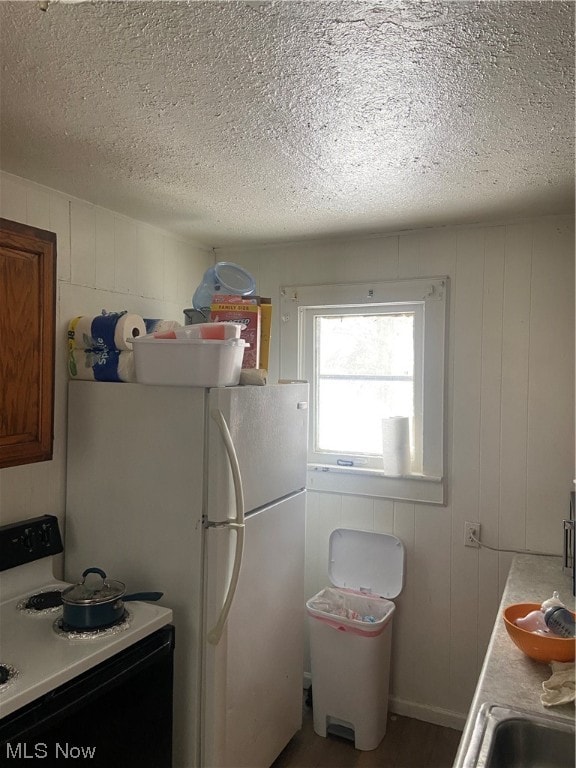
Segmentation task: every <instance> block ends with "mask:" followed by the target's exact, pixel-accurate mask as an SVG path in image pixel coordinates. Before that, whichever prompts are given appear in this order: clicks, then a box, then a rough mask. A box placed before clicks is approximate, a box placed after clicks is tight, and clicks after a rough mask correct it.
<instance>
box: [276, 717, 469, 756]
mask: <svg viewBox="0 0 576 768" xmlns="http://www.w3.org/2000/svg"><path fill="white" fill-rule="evenodd" d="M303 720H304V722H303V726H302V730H301V731H300V732H299V733H297V734H296V735H295V736H294V738H293V739H292V740H291V741H290V743H289V744H288V746H287V747H286V748H285V749H284V751H283V752H282V753H281V754H280V756H279V757H278V758H277V759H276V761H275V762H274V763H273V764H272V766H271V768H451V766H452V763H453V762H454V758H455V756H456V752H457V750H458V744H459V742H460V736H461V735H462V734H461V732H460V731H455V730H453V729H452V728H442V727H441V726H439V725H432V724H431V723H424V722H422V721H420V720H413V719H411V718H409V717H401V716H400V715H394V714H391V715H388V726H387V729H386V736H385V737H384V739H383V740H382V742H381V744H380V746H379V747H378V749H375V750H372V751H370V752H361V751H360V750H357V749H354V746H353V743H352V742H351V741H349V740H348V739H342V738H339V737H338V736H333V735H330V736H328V737H327V738H325V739H324V738H322V737H321V736H318V735H317V734H316V733H314V727H313V724H312V710H311V709H310V707H309V706H308V705H307V704H304V711H303Z"/></svg>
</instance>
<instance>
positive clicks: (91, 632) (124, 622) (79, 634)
mask: <svg viewBox="0 0 576 768" xmlns="http://www.w3.org/2000/svg"><path fill="white" fill-rule="evenodd" d="M131 618H132V617H131V615H130V612H129V611H128V610H126V609H124V615H123V616H121V617H120V618H119V619H117V620H116V621H114V622H112V624H107V625H105V626H102V627H98V628H97V629H78V628H76V627H73V626H70V625H69V624H66V623H65V622H64V620H63V619H62V618H60V619H56V621H55V622H54V624H53V625H52V626H53V629H54V632H56V634H57V635H58V636H59V637H64V638H66V639H68V640H92V639H99V638H101V637H108V636H109V635H115V634H117V633H118V632H124V631H125V630H126V629H129V627H130V625H131V623H132V621H131Z"/></svg>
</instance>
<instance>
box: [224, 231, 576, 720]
mask: <svg viewBox="0 0 576 768" xmlns="http://www.w3.org/2000/svg"><path fill="white" fill-rule="evenodd" d="M218 259H228V260H230V261H235V262H238V263H240V264H242V265H243V266H245V267H246V268H247V269H248V270H250V271H251V272H252V274H254V276H255V277H256V278H257V281H258V290H259V292H260V293H261V295H264V296H271V297H273V300H274V301H275V302H276V312H275V314H274V317H273V342H272V364H271V374H272V375H271V379H272V380H274V377H275V376H276V375H277V372H278V370H279V360H280V354H281V350H280V347H279V341H278V328H279V323H280V322H281V319H280V318H279V316H278V311H277V309H278V304H279V289H280V287H281V286H282V285H290V284H315V283H339V282H340V283H341V282H347V281H358V282H360V281H365V280H377V279H382V280H386V279H393V278H396V277H401V278H407V277H417V276H435V275H449V276H450V278H451V299H450V321H449V349H450V352H449V363H448V376H447V381H448V409H447V410H448V429H447V435H448V438H447V442H448V444H447V453H448V504H447V506H445V507H436V506H427V505H419V504H408V503H398V502H392V501H388V500H385V499H377V498H370V497H357V496H341V495H338V494H330V493H318V492H316V493H309V500H308V516H307V526H308V530H307V548H308V549H307V574H306V584H307V596H311V595H313V594H314V593H315V592H316V591H318V590H319V589H320V588H322V587H323V586H325V585H326V584H328V575H327V543H328V536H329V533H330V531H331V530H332V529H333V528H335V527H338V526H348V527H352V528H362V529H366V530H377V531H383V532H393V533H394V534H396V535H398V536H399V537H400V538H401V539H402V540H403V541H404V543H405V545H406V547H407V553H408V560H407V578H406V586H405V589H404V592H403V594H402V596H401V597H400V598H399V599H398V600H397V608H398V610H397V613H396V618H395V626H394V642H393V661H392V682H391V693H392V702H391V704H392V707H393V709H395V710H396V711H397V712H400V713H404V714H410V715H413V716H416V717H421V718H422V719H425V720H430V721H432V722H438V723H441V724H447V725H455V726H457V725H459V724H461V723H462V720H461V718H462V717H463V716H464V715H465V714H466V711H467V709H468V707H469V705H470V702H471V697H472V694H473V691H474V688H475V685H476V681H477V678H478V674H479V671H480V665H481V663H482V659H483V656H484V653H485V650H486V647H487V644H488V640H489V637H490V632H491V629H492V626H493V623H494V620H495V617H496V613H497V608H498V604H499V601H500V597H501V592H502V588H503V585H504V582H505V579H506V576H507V572H508V569H509V566H510V562H511V558H512V556H511V555H509V554H498V553H495V552H491V551H489V550H487V549H482V550H480V551H479V550H476V549H470V548H465V547H464V545H463V539H464V522H465V521H479V522H480V523H481V525H482V538H483V540H484V541H486V542H487V543H488V544H491V545H493V546H497V547H500V548H531V549H537V550H544V551H546V552H554V553H559V552H560V550H561V521H562V519H563V517H564V516H566V513H567V509H568V494H569V491H570V490H571V489H572V478H573V476H574V475H573V473H574V428H573V424H574V398H573V391H574V229H573V223H572V219H571V218H569V217H546V218H542V219H536V220H533V221H525V222H518V223H510V224H506V225H500V226H476V227H467V228H441V229H429V230H422V231H415V232H403V233H400V234H397V235H390V236H380V237H371V238H365V239H354V240H348V241H343V240H339V241H332V242H328V241H326V242H314V243H299V244H290V245H277V246H270V247H258V248H250V249H224V250H219V251H218ZM295 374H296V372H293V374H292V375H295ZM558 562H559V568H560V567H561V566H560V562H561V561H560V560H559V561H558ZM542 597H543V598H545V597H547V595H543V596H542Z"/></svg>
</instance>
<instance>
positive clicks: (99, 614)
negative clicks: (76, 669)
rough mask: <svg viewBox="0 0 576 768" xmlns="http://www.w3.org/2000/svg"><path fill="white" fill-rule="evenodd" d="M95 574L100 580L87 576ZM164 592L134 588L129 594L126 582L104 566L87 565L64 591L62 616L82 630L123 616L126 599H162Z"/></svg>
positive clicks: (120, 618) (68, 624) (101, 626)
mask: <svg viewBox="0 0 576 768" xmlns="http://www.w3.org/2000/svg"><path fill="white" fill-rule="evenodd" d="M90 574H96V575H97V576H99V577H100V579H99V580H98V581H95V580H94V579H90V582H89V583H87V581H86V577H87V576H89V575H90ZM163 594H164V593H163V592H135V593H133V594H130V595H127V594H126V585H125V584H124V583H123V582H121V581H114V580H112V579H108V577H107V576H106V574H105V573H104V571H103V570H102V569H101V568H87V569H86V570H85V571H84V572H83V574H82V581H81V582H79V583H78V584H74V585H73V586H71V587H68V588H67V589H65V590H64V591H63V592H62V604H63V606H64V612H63V616H62V620H63V622H64V624H65V625H66V626H67V627H71V628H74V629H81V630H88V631H89V630H93V629H102V628H104V627H108V626H112V625H113V624H115V623H116V622H119V621H121V620H122V619H123V617H124V613H125V609H124V603H125V602H127V601H131V600H145V601H155V600H160V598H161V597H162V595H163Z"/></svg>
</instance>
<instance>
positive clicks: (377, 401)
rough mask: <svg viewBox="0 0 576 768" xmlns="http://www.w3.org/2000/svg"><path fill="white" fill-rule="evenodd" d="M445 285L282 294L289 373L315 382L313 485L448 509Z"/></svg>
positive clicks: (436, 281)
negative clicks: (428, 503) (419, 502)
mask: <svg viewBox="0 0 576 768" xmlns="http://www.w3.org/2000/svg"><path fill="white" fill-rule="evenodd" d="M447 286H448V278H446V277H442V278H428V279H418V280H397V281H393V282H392V281H391V282H385V283H373V284H351V285H325V286H289V287H286V288H283V289H282V300H281V304H282V327H281V357H282V376H283V377H284V378H294V377H296V378H300V379H306V380H308V381H309V382H310V422H309V447H308V462H309V487H310V488H316V489H318V490H331V491H336V492H341V493H347V492H348V493H356V494H368V495H374V496H386V497H390V498H401V499H410V500H414V501H427V502H431V503H443V502H444V483H443V465H444V445H443V434H444V428H443V414H444V407H443V406H444V359H445V323H446V306H447V296H446V294H447Z"/></svg>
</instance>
